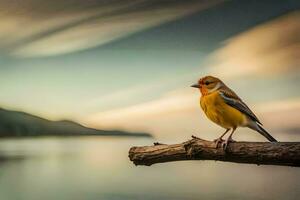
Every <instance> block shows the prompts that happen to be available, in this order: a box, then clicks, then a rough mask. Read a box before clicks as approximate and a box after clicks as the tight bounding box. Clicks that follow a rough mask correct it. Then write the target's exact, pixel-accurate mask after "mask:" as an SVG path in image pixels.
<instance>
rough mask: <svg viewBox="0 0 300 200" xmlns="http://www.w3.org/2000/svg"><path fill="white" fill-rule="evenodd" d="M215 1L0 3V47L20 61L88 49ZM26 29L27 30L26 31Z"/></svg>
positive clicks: (3, 0) (94, 0)
mask: <svg viewBox="0 0 300 200" xmlns="http://www.w3.org/2000/svg"><path fill="white" fill-rule="evenodd" d="M218 2H221V1H220V0H214V1H208V0H204V1H194V0H190V1H179V0H175V1H163V2H162V1H157V0H132V1H129V0H113V1H104V0H102V1H100V0H93V1H89V3H87V2H86V1H84V0H72V1H71V0H69V1H58V0H54V1H49V2H43V4H41V2H40V1H36V0H24V1H21V2H15V1H5V0H1V1H0V8H2V10H6V12H3V13H1V15H0V16H1V18H0V26H1V27H2V29H1V30H0V38H1V42H0V48H2V50H3V51H4V52H7V53H9V54H11V55H15V56H21V57H35V56H51V55H57V54H63V53H70V52H74V51H79V50H83V49H88V48H92V47H95V46H99V45H102V44H105V43H107V42H110V41H112V40H115V39H117V38H120V37H124V36H126V35H129V34H131V33H134V32H137V31H140V30H143V29H145V28H149V27H152V26H155V25H159V24H162V23H165V22H167V21H170V20H174V19H177V18H180V17H183V16H185V15H189V14H191V13H194V12H196V11H199V10H201V9H205V8H208V7H210V6H212V5H215V4H216V3H218ZM24 27H26V29H24Z"/></svg>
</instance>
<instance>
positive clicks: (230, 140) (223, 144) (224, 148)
mask: <svg viewBox="0 0 300 200" xmlns="http://www.w3.org/2000/svg"><path fill="white" fill-rule="evenodd" d="M232 142H236V141H235V140H233V139H232V138H231V137H230V138H227V140H225V142H223V143H222V147H223V150H224V151H226V150H227V147H228V144H229V143H232Z"/></svg>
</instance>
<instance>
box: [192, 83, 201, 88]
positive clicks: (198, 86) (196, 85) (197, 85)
mask: <svg viewBox="0 0 300 200" xmlns="http://www.w3.org/2000/svg"><path fill="white" fill-rule="evenodd" d="M191 87H194V88H200V85H199V83H196V84H194V85H191Z"/></svg>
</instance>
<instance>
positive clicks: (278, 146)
mask: <svg viewBox="0 0 300 200" xmlns="http://www.w3.org/2000/svg"><path fill="white" fill-rule="evenodd" d="M129 158H130V160H131V161H133V163H134V164H135V165H147V166H150V165H152V164H155V163H164V162H171V161H181V160H216V161H225V162H236V163H249V164H257V165H262V164H263V165H284V166H297V167H299V166H300V142H276V143H270V142H233V143H229V145H228V147H227V149H226V151H224V149H223V148H222V147H216V144H215V143H214V142H212V141H207V140H202V139H200V138H196V137H193V139H191V140H188V141H186V142H183V143H181V144H171V145H166V144H160V143H155V145H154V146H143V147H132V148H131V149H130V150H129Z"/></svg>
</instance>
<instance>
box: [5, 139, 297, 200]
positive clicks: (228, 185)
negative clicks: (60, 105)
mask: <svg viewBox="0 0 300 200" xmlns="http://www.w3.org/2000/svg"><path fill="white" fill-rule="evenodd" d="M152 142H153V141H152V140H151V139H144V138H118V137H96V136H95V137H66V138H62V137H57V138H55V137H41V138H26V139H1V140H0V199H1V200H50V199H51V200H54V199H55V200H60V199H64V200H65V199H66V200H69V199H70V200H77V199H78V200H81V199H82V200H83V199H84V200H94V199H95V200H137V199H141V200H156V199H162V200H177V199H178V200H179V199H183V200H194V199H230V200H234V199H249V200H250V199H251V200H252V199H270V200H271V199H272V200H274V199H285V200H288V199H299V196H300V169H299V168H293V167H280V166H256V165H247V164H234V163H224V162H215V161H183V162H174V163H165V164H157V165H153V166H151V167H143V166H138V167H136V166H134V165H133V164H132V163H131V162H130V161H129V159H128V150H129V148H130V147H131V146H134V145H145V144H148V145H150V144H151V143H152Z"/></svg>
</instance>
